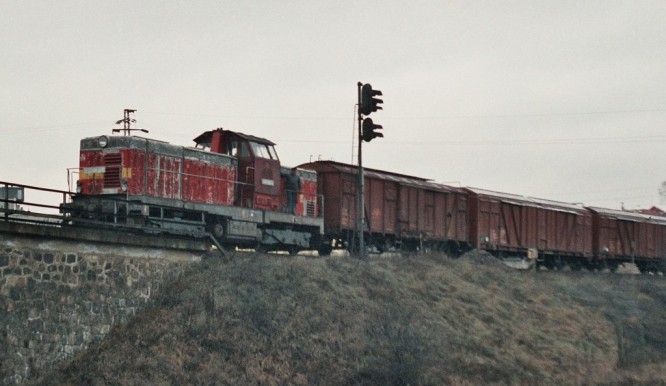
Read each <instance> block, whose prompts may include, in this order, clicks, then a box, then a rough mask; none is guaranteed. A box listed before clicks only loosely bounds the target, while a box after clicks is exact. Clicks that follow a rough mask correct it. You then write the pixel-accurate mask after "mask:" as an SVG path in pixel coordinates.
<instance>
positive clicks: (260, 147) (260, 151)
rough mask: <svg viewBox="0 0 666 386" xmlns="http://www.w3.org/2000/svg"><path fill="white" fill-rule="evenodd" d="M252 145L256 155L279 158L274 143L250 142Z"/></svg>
mask: <svg viewBox="0 0 666 386" xmlns="http://www.w3.org/2000/svg"><path fill="white" fill-rule="evenodd" d="M250 146H252V152H253V153H254V156H255V157H259V158H266V159H274V160H277V159H278V156H277V153H276V152H275V147H274V146H273V145H267V144H265V143H259V142H250Z"/></svg>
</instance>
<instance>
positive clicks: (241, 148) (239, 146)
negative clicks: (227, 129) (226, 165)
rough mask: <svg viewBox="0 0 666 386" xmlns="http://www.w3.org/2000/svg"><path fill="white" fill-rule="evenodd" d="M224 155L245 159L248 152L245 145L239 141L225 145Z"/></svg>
mask: <svg viewBox="0 0 666 386" xmlns="http://www.w3.org/2000/svg"><path fill="white" fill-rule="evenodd" d="M225 154H227V155H230V156H232V157H247V156H249V155H250V152H249V151H248V149H247V144H246V143H245V142H240V141H232V142H229V143H227V148H226V151H225Z"/></svg>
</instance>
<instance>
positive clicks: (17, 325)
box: [0, 234, 199, 385]
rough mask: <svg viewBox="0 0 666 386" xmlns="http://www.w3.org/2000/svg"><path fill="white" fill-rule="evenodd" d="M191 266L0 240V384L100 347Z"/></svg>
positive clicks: (184, 258)
mask: <svg viewBox="0 0 666 386" xmlns="http://www.w3.org/2000/svg"><path fill="white" fill-rule="evenodd" d="M196 261H199V257H198V256H194V255H191V254H188V253H179V252H168V251H163V250H159V251H157V250H149V249H141V248H123V247H110V246H95V245H90V244H80V243H72V242H54V241H47V240H40V239H27V238H26V239H21V238H17V237H14V236H8V235H2V234H0V384H3V385H10V384H20V383H22V382H23V381H25V380H27V379H29V378H30V377H31V375H33V374H34V373H35V371H37V370H40V369H46V368H49V367H51V366H54V365H56V364H57V363H58V362H61V361H62V360H64V359H67V358H69V357H71V356H72V355H73V354H75V353H77V352H79V351H81V350H85V349H86V348H87V347H88V345H90V344H91V343H94V342H99V341H100V340H102V339H103V338H104V337H105V336H106V334H107V333H108V332H109V331H110V330H111V329H112V328H113V326H114V325H116V324H119V323H127V322H128V321H129V320H130V319H131V318H132V316H133V315H134V314H135V313H136V312H137V311H138V310H139V309H141V308H142V307H145V306H146V305H147V304H149V303H150V302H151V299H152V298H153V296H154V295H155V294H156V293H157V291H159V290H160V288H162V287H163V286H164V284H165V283H167V282H169V281H171V280H173V279H175V278H176V277H177V276H178V275H180V274H181V273H183V272H184V271H185V270H186V269H187V268H188V266H190V264H192V263H193V262H196Z"/></svg>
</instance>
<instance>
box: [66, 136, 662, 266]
mask: <svg viewBox="0 0 666 386" xmlns="http://www.w3.org/2000/svg"><path fill="white" fill-rule="evenodd" d="M194 142H195V146H194V147H185V146H177V145H172V144H169V143H166V142H161V141H156V140H152V139H146V138H142V137H138V136H106V135H102V136H98V137H90V138H85V139H83V140H81V148H80V162H79V179H78V181H77V187H76V190H77V194H75V195H74V196H73V198H72V201H71V202H70V203H68V204H66V205H64V206H63V211H64V212H65V213H67V214H68V215H69V217H70V218H71V219H72V221H73V222H82V223H85V222H89V221H91V222H92V221H94V222H95V223H99V222H102V223H104V224H110V225H115V224H120V225H122V226H132V227H136V228H138V229H141V230H142V231H148V232H150V231H153V232H160V233H161V232H167V233H173V234H185V235H189V236H197V237H198V236H203V237H210V238H211V239H212V240H213V242H214V243H215V244H216V245H217V246H218V247H219V248H227V247H235V246H240V247H251V248H255V249H257V250H260V251H271V250H284V251H288V252H289V253H292V254H294V253H298V252H299V251H301V250H317V251H318V252H319V254H320V255H328V254H330V253H331V251H332V250H333V249H334V248H346V249H354V248H356V247H357V240H356V235H357V220H356V219H357V213H358V212H357V207H358V200H357V192H356V191H357V178H358V174H357V168H356V167H355V166H353V165H348V164H344V163H340V162H334V161H316V162H309V163H304V164H301V165H298V166H297V167H296V168H286V167H284V166H282V165H281V164H280V160H279V158H278V155H277V152H276V151H275V143H273V142H271V141H270V140H268V139H265V138H260V137H255V136H252V135H247V134H243V133H239V132H234V131H229V130H224V129H216V130H211V131H207V132H204V133H203V134H201V135H199V136H198V137H196V138H195V139H194ZM291 169H294V171H295V172H296V173H297V175H298V176H299V177H300V180H301V186H300V188H299V189H298V191H297V192H291V191H289V190H288V189H286V188H285V185H286V184H285V178H286V176H287V175H288V173H290V170H291ZM364 178H365V208H363V209H364V211H363V215H364V218H365V225H364V226H365V229H364V238H365V240H366V244H367V245H368V248H369V250H370V251H374V252H378V253H381V252H384V251H408V252H416V251H427V250H432V251H444V252H447V253H448V254H451V255H454V256H455V255H460V254H461V253H464V252H465V251H468V250H471V249H481V250H485V251H487V252H489V253H491V254H493V255H495V256H498V257H503V256H512V257H515V256H518V257H523V258H531V259H535V260H536V261H537V264H538V265H541V266H545V267H547V268H550V269H554V268H562V267H564V266H568V267H570V268H571V269H575V270H577V269H581V268H587V269H602V268H610V269H611V270H615V269H617V267H618V266H619V265H620V264H622V263H625V262H633V263H635V264H636V266H637V267H638V268H639V269H640V270H641V271H644V272H645V271H653V272H654V271H661V272H663V271H664V268H665V267H666V217H659V216H648V215H643V214H638V213H632V212H625V211H618V210H611V209H604V208H597V207H583V206H580V205H575V204H569V203H562V202H556V201H550V200H544V199H537V198H531V197H524V196H520V195H514V194H508V193H500V192H493V191H489V190H484V189H478V188H471V187H455V186H449V185H444V184H439V183H435V182H433V181H431V180H428V179H424V178H420V177H414V176H408V175H404V174H399V173H393V172H389V171H382V170H376V169H369V168H366V169H365V172H364ZM290 200H293V201H294V202H290Z"/></svg>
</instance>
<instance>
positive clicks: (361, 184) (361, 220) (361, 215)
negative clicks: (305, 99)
mask: <svg viewBox="0 0 666 386" xmlns="http://www.w3.org/2000/svg"><path fill="white" fill-rule="evenodd" d="M356 85H357V86H358V183H357V186H356V191H357V192H358V207H357V210H356V229H357V231H358V246H359V251H358V253H359V256H360V257H365V242H364V239H363V236H364V232H365V199H364V196H365V179H364V178H363V151H362V148H363V146H362V145H361V144H362V143H363V129H362V128H361V127H362V125H363V117H362V116H361V88H362V87H363V83H361V82H358V83H357V84H356Z"/></svg>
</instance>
